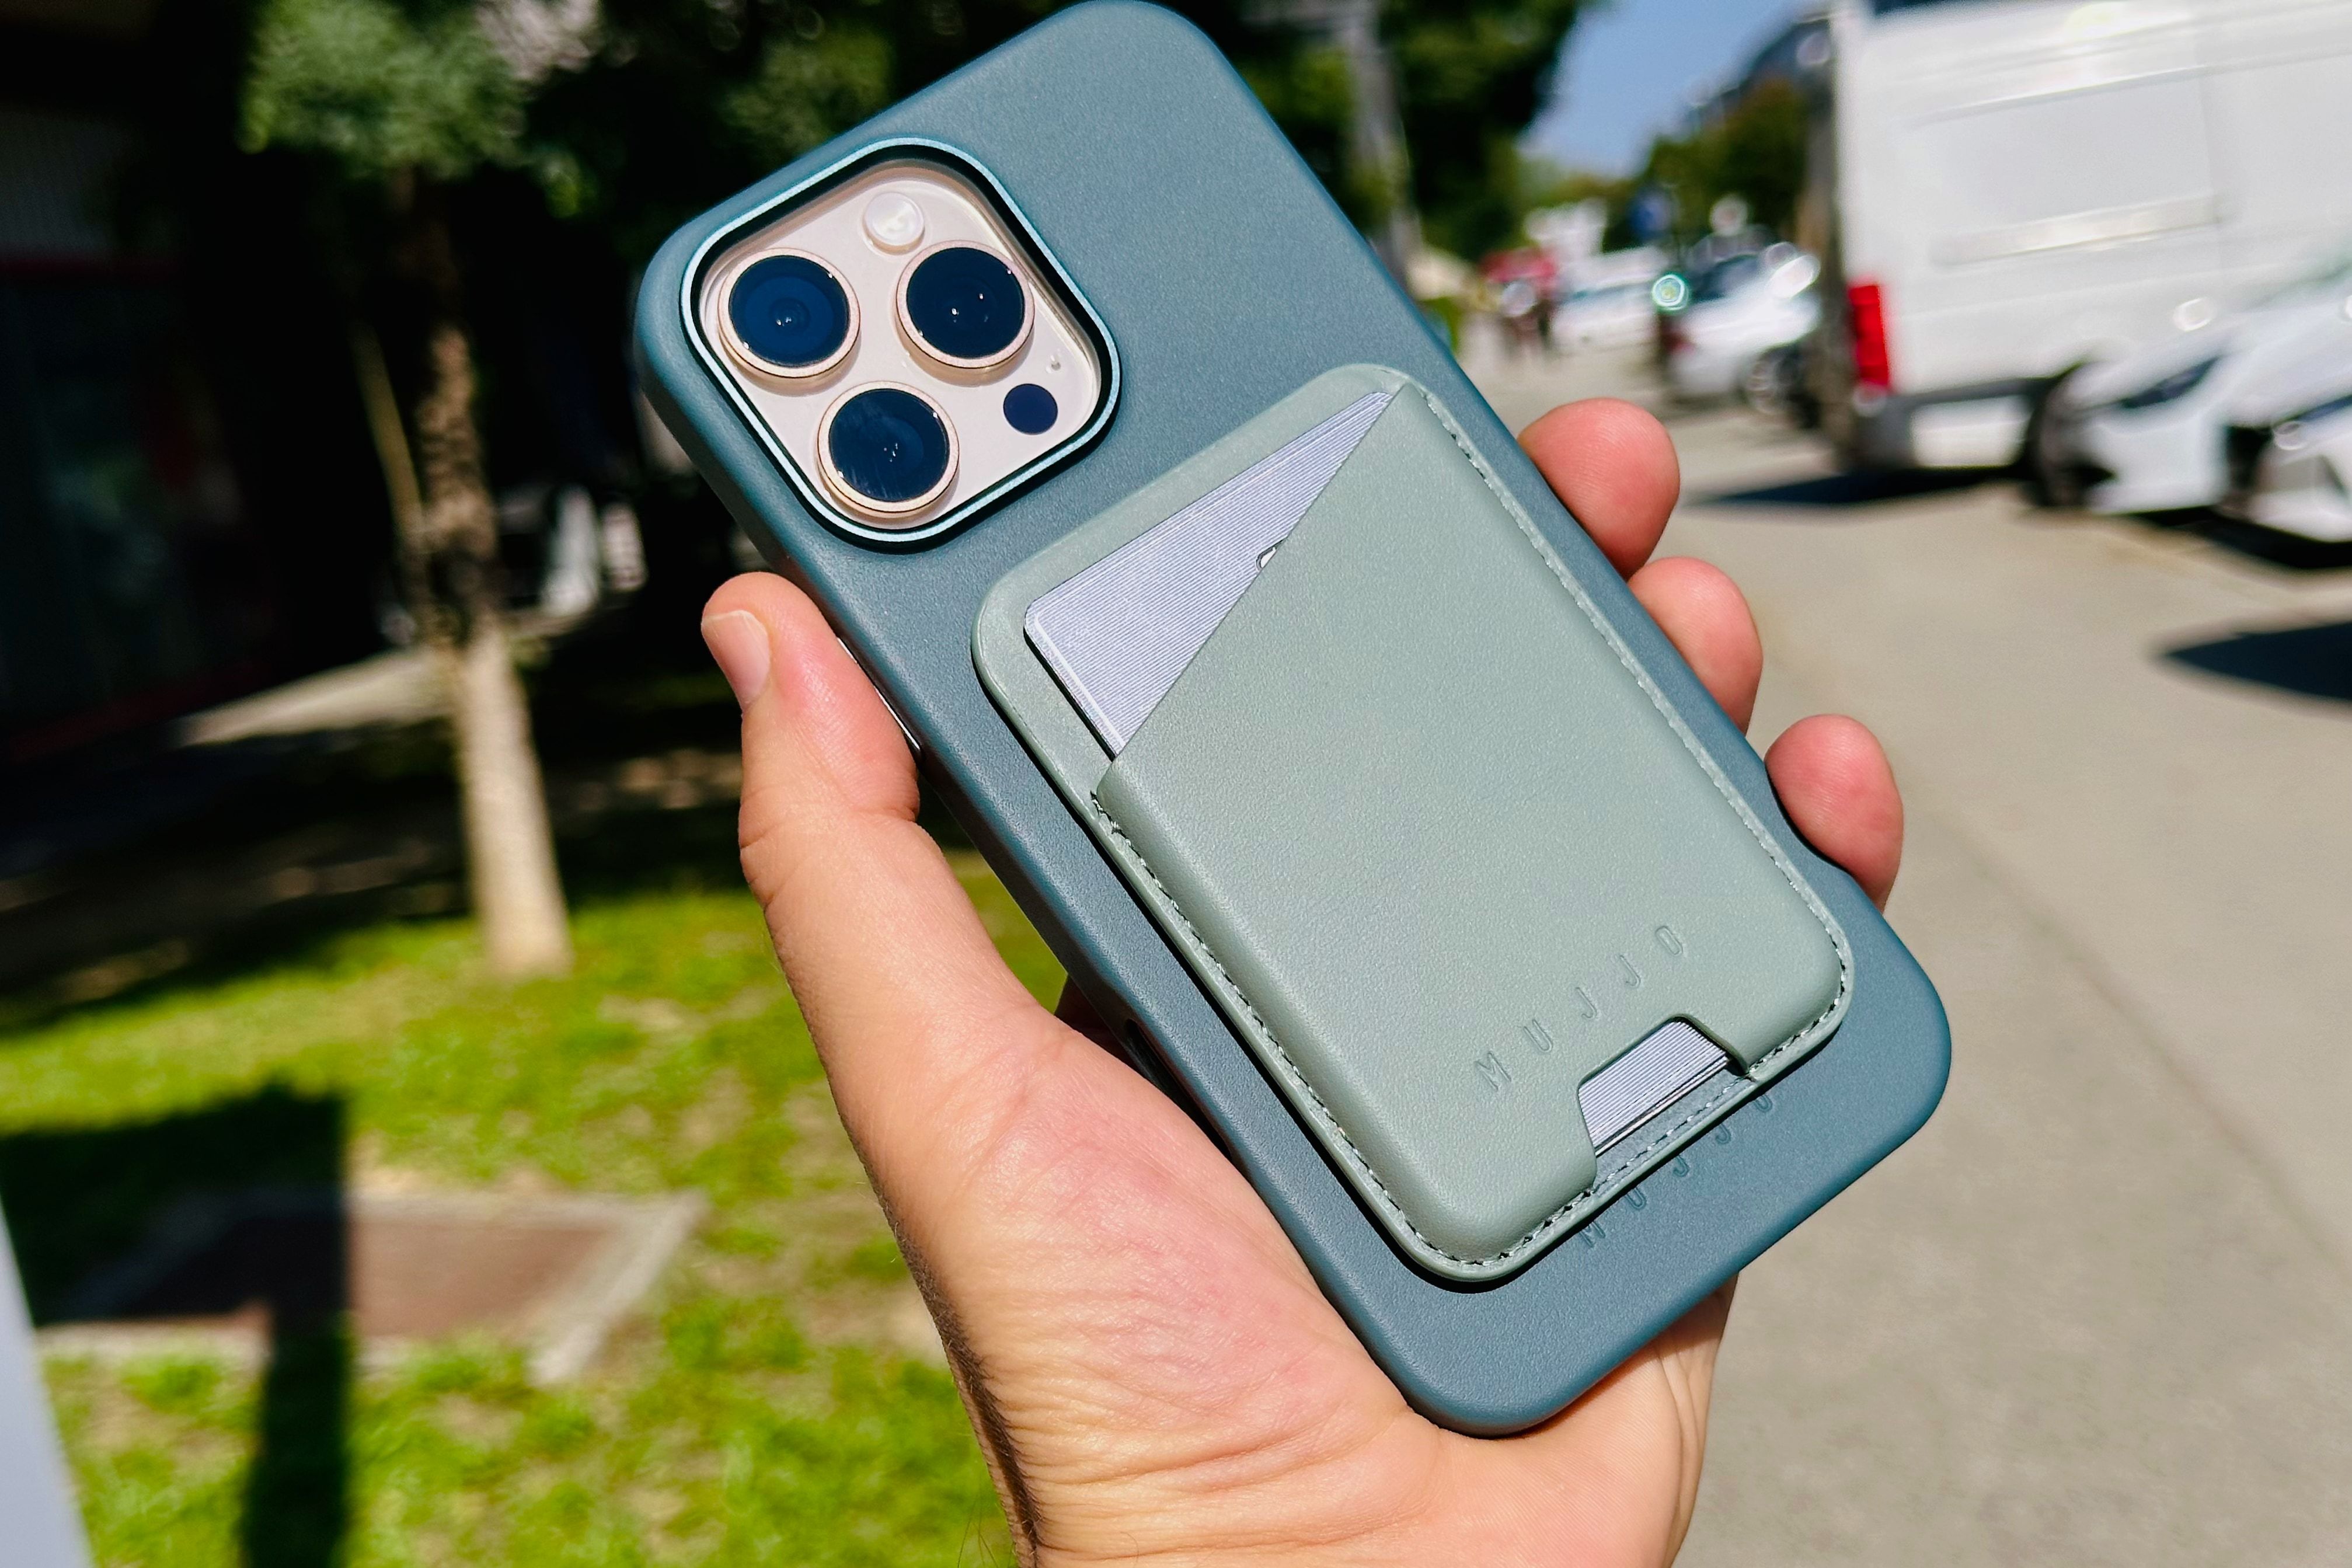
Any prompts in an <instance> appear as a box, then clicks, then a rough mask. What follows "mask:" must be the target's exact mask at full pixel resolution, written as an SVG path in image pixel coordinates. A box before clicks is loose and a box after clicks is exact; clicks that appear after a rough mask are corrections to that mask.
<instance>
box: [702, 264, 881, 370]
mask: <svg viewBox="0 0 2352 1568" xmlns="http://www.w3.org/2000/svg"><path fill="white" fill-rule="evenodd" d="M727 325H728V327H729V328H730V346H731V347H733V348H734V349H735V350H736V352H737V354H738V357H740V358H741V359H743V360H744V361H745V363H748V364H750V365H751V367H752V368H753V369H755V370H762V371H765V372H767V373H768V374H771V375H789V376H808V375H818V374H823V373H824V372H825V371H828V370H831V369H832V368H833V367H834V366H835V364H838V363H840V362H841V356H842V355H844V354H845V353H848V352H849V344H850V342H851V340H852V339H854V338H855V337H856V335H857V302H856V300H855V299H854V298H852V297H851V295H850V292H849V290H848V289H846V288H845V287H843V285H842V281H841V279H839V278H838V277H836V276H835V273H834V270H833V268H830V267H827V266H826V265H825V264H824V262H822V261H819V260H818V259H817V258H815V257H814V256H808V255H804V254H803V253H802V252H800V251H796V250H793V251H781V252H777V253H774V254H771V255H768V256H763V257H761V258H760V259H759V260H757V261H754V262H752V263H751V265H750V266H749V267H746V268H743V270H742V271H740V272H739V273H737V274H736V275H735V281H734V284H733V286H732V287H730V289H728V291H727Z"/></svg>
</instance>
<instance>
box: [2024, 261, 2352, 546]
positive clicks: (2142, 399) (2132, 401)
mask: <svg viewBox="0 0 2352 1568" xmlns="http://www.w3.org/2000/svg"><path fill="white" fill-rule="evenodd" d="M2199 314H2200V312H2189V313H2187V314H2185V315H2184V317H2183V319H2182V320H2181V321H2179V323H2177V324H2178V325H2179V326H2181V327H2183V328H2185V330H2183V331H2178V332H2176V333H2175V334H2174V335H2172V336H2171V337H2169V338H2168V339H2167V340H2166V341H2164V342H2160V343H2157V344H2154V345H2152V346H2150V347H2148V348H2146V349H2142V350H2141V351H2139V352H2138V353H2130V354H2126V355H2123V356H2122V357H2120V358H2117V359H2115V360H2111V361H2108V362H2106V363H2101V364H2093V365H2089V366H2086V367H2085V368H2084V369H2083V370H2080V371H2077V372H2076V373H2075V374H2073V375H2071V376H2069V377H2067V378H2066V380H2065V381H2064V382H2063V383H2062V384H2060V386H2059V388H2058V390H2057V391H2056V392H2055V393H2054V394H2053V395H2052V398H2051V405H2050V408H2049V411H2048V413H2047V415H2046V416H2045V417H2044V419H2043V421H2042V426H2041V428H2040V431H2039V433H2038V435H2037V437H2036V442H2035V450H2034V451H2033V452H2032V454H2031V458H2032V467H2033V469H2034V473H2035V478H2036V479H2037V482H2038V484H2039V487H2040V489H2041V490H2042V495H2043V499H2045V500H2050V501H2053V502H2058V503H2070V502H2073V501H2074V500H2081V502H2082V503H2083V504H2084V505H2085V506H2088V507H2089V508H2090V509H2091V510H2094V511H2102V512H2110V513H2118V512H2150V511H2173V510H2184V509H2187V508H2191V507H2204V506H2212V505H2214V504H2216V503H2217V502H2219V501H2220V500H2221V498H2222V496H2223V494H2224V493H2225V492H2226V491H2227V490H2228V489H2230V486H2231V475H2230V471H2229V467H2228V463H2227V459H2226V453H2225V451H2224V442H2223V439H2222V431H2223V430H2224V428H2225V427H2227V426H2231V425H2232V424H2247V423H2249V422H2250V421H2254V420H2257V419H2258V417H2259V416H2261V415H2263V414H2264V413H2266V412H2268V411H2269V410H2271V409H2274V408H2276V407H2277V406H2279V405H2280V403H2281V400H2282V399H2284V400H2287V401H2292V400H2294V398H2296V397H2297V396H2299V395H2301V391H2302V388H2301V387H2299V386H2298V385H2297V384H2298V383H2300V382H2307V381H2309V380H2310V379H2311V378H2312V377H2314V376H2316V377H2317V378H2318V379H2319V380H2320V381H2322V382H2326V381H2327V380H2331V379H2333V375H2334V372H2333V370H2332V367H2334V366H2341V367H2343V369H2344V371H2345V373H2346V374H2347V376H2352V252H2347V254H2346V255H2345V256H2344V257H2343V258H2340V259H2337V260H2336V261H2333V262H2331V263H2329V264H2328V265H2327V266H2326V267H2324V268H2320V269H2319V270H2317V271H2316V272H2315V273H2313V274H2312V275H2311V276H2310V277H2308V278H2305V279H2300V280H2298V281H2297V282H2295V283H2294V284H2292V285H2290V286H2289V287H2287V288H2285V289H2281V290H2279V291H2278V292H2277V293H2275V294H2273V295H2272V296H2271V297H2270V298H2268V299H2266V300H2261V301H2259V302H2257V303H2255V304H2254V305H2252V306H2250V307H2248V308H2247V309H2245V310H2238V311H2234V312H2231V313H2229V314H2226V315H2223V316H2221V317H2220V318H2219V319H2215V320H2209V321H2200V320H2199V319H2198V317H2199Z"/></svg>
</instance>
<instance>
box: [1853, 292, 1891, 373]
mask: <svg viewBox="0 0 2352 1568" xmlns="http://www.w3.org/2000/svg"><path fill="white" fill-rule="evenodd" d="M1845 299H1846V313H1847V316H1848V319H1849V320H1850V321H1852V322H1853V379H1854V384H1856V385H1858V386H1872V387H1876V388H1877V389H1878V390H1879V391H1881V392H1888V391H1892V390H1893V389H1894V386H1895V356H1894V355H1893V353H1890V352H1889V350H1888V348H1887V343H1886V295H1885V291H1884V290H1883V289H1880V288H1879V286H1878V285H1877V284H1875V283H1855V284H1853V285H1851V286H1849V287H1848V288H1847V289H1846V291H1845Z"/></svg>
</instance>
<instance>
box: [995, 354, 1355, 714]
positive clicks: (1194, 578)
mask: <svg viewBox="0 0 2352 1568" xmlns="http://www.w3.org/2000/svg"><path fill="white" fill-rule="evenodd" d="M1391 395H1392V394H1390V393H1386V392H1375V393H1371V394H1370V395H1366V396H1363V397H1360V398H1358V399H1357V400H1356V401H1355V402H1353V403H1351V404H1349V405H1348V406H1347V407H1345V408H1343V409H1341V410H1340V411H1339V413H1337V414H1334V415H1333V416H1331V417H1330V418H1328V419H1326V420H1325V421H1323V423H1322V424H1320V425H1318V426H1315V428H1314V429H1312V430H1309V431H1308V432H1307V434H1305V435H1304V436H1301V437H1298V438H1297V440H1295V441H1293V442H1291V443H1290V444H1289V445H1288V446H1286V447H1282V448H1281V449H1280V450H1278V451H1276V452H1275V453H1274V454H1273V455H1272V456H1270V457H1267V458H1264V459H1262V460H1260V461H1259V462H1257V463H1255V464H1253V465H1252V466H1251V467H1250V468H1247V469H1245V470H1244V472H1242V473H1240V474H1238V475H1236V476H1234V478H1233V479H1228V480H1226V481H1225V482H1224V483H1223V484H1222V485H1219V486H1218V487H1217V488H1216V489H1213V490H1211V491H1210V492H1209V493H1208V494H1207V495H1204V496H1202V498H1201V499H1200V500H1196V501H1194V502H1193V503H1192V505H1190V506H1188V507H1186V508H1185V509H1184V510H1181V511H1180V512H1178V513H1177V514H1176V515H1175V516H1173V517H1171V518H1169V519H1168V520H1167V521H1163V522H1160V523H1157V524H1155V525H1153V527H1152V528H1151V529H1150V531H1148V532H1146V533H1144V534H1142V535H1141V536H1139V537H1138V538H1136V539H1134V540H1132V541H1130V542H1128V543H1127V544H1125V545H1123V546H1121V547H1120V548H1119V549H1118V550H1116V551H1114V552H1111V553H1110V554H1108V555H1106V556H1104V557H1103V558H1102V559H1101V560H1100V561H1097V562H1096V563H1094V564H1093V565H1091V566H1089V567H1087V569H1086V570H1085V571H1083V572H1081V573H1079V574H1077V575H1076V576H1075V577H1073V578H1071V579H1070V580H1069V581H1068V582H1066V583H1064V584H1062V585H1061V586H1059V587H1057V588H1055V589H1053V590H1052V591H1050V592H1049V593H1046V594H1045V595H1043V596H1041V597H1040V598H1039V599H1038V600H1037V601H1036V602H1035V603H1034V604H1033V605H1030V606H1029V610H1028V614H1027V615H1025V616H1023V617H1022V623H1021V624H1022V626H1023V627H1024V630H1026V631H1027V633H1028V636H1029V644H1030V646H1031V647H1034V648H1035V649H1036V650H1037V656H1038V657H1039V658H1042V659H1044V660H1045V668H1048V669H1050V670H1052V671H1053V672H1054V679H1055V680H1057V681H1059V682H1061V685H1062V689H1063V690H1064V691H1065V692H1066V693H1067V694H1068V695H1069V699H1070V701H1071V702H1072V703H1073V704H1074V705H1076V708H1077V710H1078V711H1079V712H1080V713H1082V714H1084V715H1085V716H1086V721H1087V725H1088V727H1089V728H1091V729H1092V730H1093V731H1094V732H1095V735H1096V737H1097V739H1098V740H1100V741H1101V742H1102V743H1103V745H1104V746H1105V747H1106V748H1107V749H1108V751H1109V752H1110V754H1111V755H1113V756H1117V755H1118V753H1119V752H1122V751H1124V750H1126V748H1127V743H1128V742H1129V741H1131V740H1133V739H1134V738H1135V732H1136V731H1138V730H1139V729H1141V728H1142V727H1143V721H1144V720H1146V719H1148V718H1150V716H1151V710H1153V709H1154V708H1157V707H1159V706H1160V699H1161V698H1162V697H1165V696H1166V695H1168V689H1169V688H1170V687H1172V686H1174V685H1175V684H1176V678H1177V677H1178V676H1179V675H1181V674H1182V673H1183V672H1184V667H1185V666H1186V665H1188V664H1190V663H1192V656H1193V655H1194V654H1196V653H1198V652H1200V651H1201V649H1202V647H1203V646H1205V645H1206V644H1207V642H1208V640H1209V636H1210V634H1211V633H1213V632H1214V631H1215V630H1216V629H1217V623H1219V622H1220V621H1222V620H1223V619H1224V618H1225V616H1226V614H1227V612H1229V611H1231V610H1232V609H1233V607H1234V605H1237V604H1239V603H1241V597H1242V594H1243V592H1244V590H1246V589H1247V588H1248V587H1249V585H1250V582H1251V580H1252V579H1253V578H1255V576H1256V575H1257V574H1258V569H1259V568H1260V567H1261V566H1264V565H1265V563H1266V562H1267V561H1268V560H1269V559H1271V558H1272V556H1273V553H1274V552H1275V550H1276V548H1277V547H1278V546H1280V544H1281V543H1282V542H1283V541H1284V540H1286V539H1287V538H1289V537H1290V531H1291V530H1292V529H1294V528H1296V527H1297V526H1298V522H1299V520H1300V519H1301V518H1304V517H1305V516H1306V515H1307V509H1308V508H1310V507H1312V506H1313V505H1314V504H1315V498H1316V497H1318V496H1319V495H1321V494H1322V493H1323V491H1324V489H1325V487H1327V486H1328V485H1329V484H1330V482H1331V480H1332V479H1334V478H1335V477H1337V475H1338V474H1339V467H1340V465H1341V464H1343V463H1345V462H1346V461H1347V460H1348V457H1349V454H1350V453H1352V452H1353V451H1355V449H1356V447H1357V444H1358V443H1359V442H1360V441H1362V440H1363V438H1364V436H1365V433H1366V432H1367V431H1369V430H1370V429H1371V427H1372V421H1374V420H1375V419H1378V418H1379V417H1380V416H1381V410H1382V409H1384V408H1386V407H1387V406H1388V405H1389V399H1390V397H1391Z"/></svg>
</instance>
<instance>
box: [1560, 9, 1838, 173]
mask: <svg viewBox="0 0 2352 1568" xmlns="http://www.w3.org/2000/svg"><path fill="white" fill-rule="evenodd" d="M1794 10H1795V3H1794V0H1606V3H1605V4H1595V5H1593V6H1592V8H1591V10H1590V11H1589V12H1588V14H1587V15H1586V16H1583V17H1582V18H1581V19H1580V20H1579V21H1578V22H1577V24H1576V26H1575V28H1574V29H1573V30H1572V31H1571V32H1570V34H1569V39H1568V61H1567V68H1566V69H1565V70H1563V71H1561V72H1560V73H1559V78H1558V79H1557V80H1556V81H1555V83H1554V85H1553V100H1552V103H1551V105H1550V106H1549V108H1547V109H1546V110H1544V112H1543V113H1542V114H1540V115H1538V117H1537V119H1536V122H1535V124H1534V125H1533V126H1532V127H1531V128H1530V129H1529V132H1528V143H1527V144H1528V150H1529V151H1530V152H1536V153H1542V154H1544V155H1545V156H1547V157H1549V158H1551V159H1553V160H1554V161H1555V162H1558V163H1564V164H1566V165H1568V166H1570V167H1571V168H1582V169H1590V170H1591V171H1593V172H1594V173H1596V174H1630V173H1631V172H1633V170H1634V169H1635V168H1637V167H1639V166H1640V164H1641V162H1642V155H1643V153H1646V152H1647V151H1648V150H1649V146H1650V139H1651V137H1653V136H1654V135H1655V134H1656V133H1657V132H1660V131H1662V130H1667V129H1670V128H1672V127H1673V126H1674V125H1675V123H1676V122H1677V121H1679V119H1680V118H1681V115H1682V113H1683V109H1684V105H1685V94H1686V93H1687V92H1688V91H1689V89H1691V88H1692V87H1693V86H1695V85H1700V86H1706V87H1710V88H1711V87H1714V86H1716V85H1718V84H1719V83H1720V82H1722V81H1723V80H1724V79H1726V78H1727V77H1728V76H1729V75H1730V74H1731V73H1732V72H1733V71H1734V70H1736V69H1738V68H1739V67H1740V66H1742V65H1745V64H1746V63H1747V61H1748V56H1749V55H1750V54H1751V53H1752V52H1753V51H1754V50H1755V49H1756V48H1757V47H1758V46H1759V44H1761V43H1762V42H1763V41H1764V40H1765V38H1767V37H1769V36H1770V35H1771V34H1772V33H1773V32H1775V31H1777V30H1778V28H1779V27H1780V24H1781V23H1782V22H1783V21H1784V20H1786V19H1787V17H1788V16H1790V14H1791V13H1792V12H1793V11H1794Z"/></svg>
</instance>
